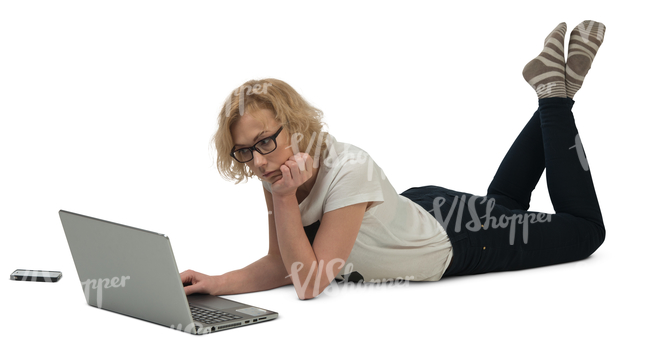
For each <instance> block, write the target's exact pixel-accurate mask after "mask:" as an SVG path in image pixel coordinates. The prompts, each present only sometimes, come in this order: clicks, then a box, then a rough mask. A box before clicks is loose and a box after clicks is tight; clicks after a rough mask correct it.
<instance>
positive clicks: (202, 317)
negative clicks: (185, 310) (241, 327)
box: [190, 306, 241, 324]
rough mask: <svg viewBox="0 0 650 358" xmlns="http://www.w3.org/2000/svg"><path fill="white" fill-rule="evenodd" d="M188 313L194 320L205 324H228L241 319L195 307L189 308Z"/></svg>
mask: <svg viewBox="0 0 650 358" xmlns="http://www.w3.org/2000/svg"><path fill="white" fill-rule="evenodd" d="M190 311H191V312H192V318H194V320H196V321H199V322H203V323H206V324H213V323H221V322H228V321H232V320H234V319H238V318H241V317H239V316H236V315H233V314H230V313H227V312H222V311H217V310H210V309H206V308H201V307H196V306H190Z"/></svg>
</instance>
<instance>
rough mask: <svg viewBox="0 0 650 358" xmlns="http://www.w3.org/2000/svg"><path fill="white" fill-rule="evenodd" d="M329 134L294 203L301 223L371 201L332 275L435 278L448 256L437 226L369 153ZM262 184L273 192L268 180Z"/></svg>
mask: <svg viewBox="0 0 650 358" xmlns="http://www.w3.org/2000/svg"><path fill="white" fill-rule="evenodd" d="M329 138H330V139H329V142H328V148H329V154H328V156H327V158H320V161H319V163H320V164H319V165H320V169H319V170H318V177H317V178H316V182H315V183H314V186H313V188H312V189H311V191H310V193H309V195H308V196H307V197H306V198H305V199H304V200H303V201H302V202H301V203H300V205H299V208H300V215H301V218H302V224H303V226H309V225H311V224H313V223H315V222H316V221H320V220H322V218H323V214H325V213H326V212H328V211H332V210H336V209H339V208H342V207H345V206H349V205H353V204H358V203H362V202H372V204H371V207H370V208H369V209H367V211H366V213H365V215H364V217H363V221H362V223H361V228H360V230H359V234H358V236H357V239H356V241H355V243H354V247H353V248H352V252H350V256H349V257H348V260H347V262H346V263H345V265H344V267H343V268H342V269H341V270H340V271H339V273H338V275H337V276H336V278H338V279H343V275H345V274H348V273H350V272H353V271H357V272H358V273H359V274H361V276H363V279H364V281H365V282H381V281H382V280H389V279H397V278H400V279H404V280H410V281H438V280H440V278H441V277H442V274H443V273H444V272H445V270H446V269H447V267H448V266H449V262H450V261H451V257H452V247H451V243H450V242H449V237H448V236H447V233H446V232H445V230H444V228H443V227H442V225H441V224H440V223H439V222H438V221H437V220H436V219H435V218H434V217H433V215H431V214H430V213H428V212H427V211H426V210H424V209H423V208H422V207H421V206H420V205H418V204H416V203H414V202H413V201H411V200H410V199H408V198H406V197H404V196H401V195H399V194H398V193H397V192H396V191H395V189H394V188H393V186H392V185H391V183H390V182H389V181H388V179H387V178H386V177H385V175H384V172H383V171H382V170H381V168H380V167H379V166H378V165H377V163H375V162H374V161H373V160H372V158H371V157H370V155H368V153H366V152H365V151H363V150H362V149H360V148H358V147H356V146H353V145H350V144H346V143H340V142H337V141H336V139H335V138H334V137H333V136H331V135H330V136H329ZM263 185H264V188H265V189H266V190H267V191H269V192H272V190H271V184H270V183H268V182H263ZM320 239H321V240H323V239H325V240H327V238H320ZM335 267H336V268H338V267H339V266H338V265H336V266H335Z"/></svg>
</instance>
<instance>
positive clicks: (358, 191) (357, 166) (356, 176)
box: [323, 151, 385, 214]
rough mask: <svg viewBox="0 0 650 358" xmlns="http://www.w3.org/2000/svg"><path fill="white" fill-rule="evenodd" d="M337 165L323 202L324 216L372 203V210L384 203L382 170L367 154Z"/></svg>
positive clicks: (333, 169)
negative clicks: (344, 208) (359, 204)
mask: <svg viewBox="0 0 650 358" xmlns="http://www.w3.org/2000/svg"><path fill="white" fill-rule="evenodd" d="M360 153H362V154H364V155H363V156H359V155H357V156H356V158H348V159H346V160H344V161H342V162H340V163H338V164H336V165H335V166H334V167H333V168H332V169H331V171H333V172H335V173H336V174H335V175H334V178H333V180H332V182H331V184H330V188H329V190H328V192H327V195H326V196H325V200H324V202H323V214H324V213H326V212H328V211H332V210H336V209H340V208H342V207H346V206H350V205H354V204H358V203H365V202H372V205H371V206H370V208H372V207H374V206H377V205H379V204H381V203H383V202H384V194H383V186H382V182H381V181H382V180H385V176H384V175H383V173H382V171H381V168H379V166H378V165H377V164H376V163H375V162H374V161H373V160H372V158H371V157H370V156H369V155H368V154H367V153H365V152H363V151H361V152H360ZM370 208H369V209H370Z"/></svg>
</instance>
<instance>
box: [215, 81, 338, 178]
mask: <svg viewBox="0 0 650 358" xmlns="http://www.w3.org/2000/svg"><path fill="white" fill-rule="evenodd" d="M262 109H268V110H270V111H272V112H273V114H274V118H275V119H276V120H277V121H278V122H279V123H280V124H281V125H282V127H283V128H284V130H286V131H287V133H288V134H289V137H290V138H292V144H294V142H297V144H298V150H299V151H300V152H302V153H309V155H310V156H311V157H312V158H314V162H316V161H317V159H319V158H324V157H326V156H327V142H328V139H329V138H328V136H329V134H328V133H327V132H325V131H324V130H323V127H324V126H326V124H325V123H323V122H322V118H323V112H322V111H321V110H319V109H317V108H315V107H313V106H312V105H310V104H309V103H308V102H307V101H306V100H305V99H304V98H303V97H302V96H301V95H300V94H298V92H296V90H295V89H293V88H292V87H291V86H289V85H288V84H287V83H285V82H283V81H280V80H278V79H274V78H266V79H261V80H250V81H247V82H245V83H244V84H243V85H241V86H239V87H238V88H236V89H234V90H233V91H232V92H231V93H230V95H229V96H228V98H226V101H225V102H224V105H223V107H222V108H221V111H220V112H219V116H218V128H217V131H216V133H215V134H214V136H213V137H212V140H211V145H213V146H214V148H216V150H217V159H216V164H217V170H218V171H219V174H221V176H222V177H223V178H224V179H226V180H234V181H235V184H239V183H240V182H241V181H243V180H248V178H251V177H253V175H254V174H253V171H252V170H250V168H248V166H247V165H246V164H245V163H239V162H238V161H236V160H234V159H233V157H232V156H230V152H231V150H232V148H233V146H234V141H233V138H232V133H231V131H230V128H231V127H232V125H233V124H234V123H237V121H239V120H240V119H241V117H242V116H243V115H244V113H254V112H256V111H259V110H262ZM294 151H295V150H294Z"/></svg>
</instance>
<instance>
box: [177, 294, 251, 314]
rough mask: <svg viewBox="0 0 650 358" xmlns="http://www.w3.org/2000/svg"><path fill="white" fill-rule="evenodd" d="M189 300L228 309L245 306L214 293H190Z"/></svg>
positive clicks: (197, 303) (214, 307)
mask: <svg viewBox="0 0 650 358" xmlns="http://www.w3.org/2000/svg"><path fill="white" fill-rule="evenodd" d="M187 301H188V302H189V303H191V304H195V305H201V306H205V307H208V308H212V309H217V310H226V309H229V308H235V307H242V306H243V307H245V306H246V305H242V304H241V303H238V302H234V301H230V300H227V299H225V298H221V297H217V296H212V295H196V294H195V295H189V296H187Z"/></svg>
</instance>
